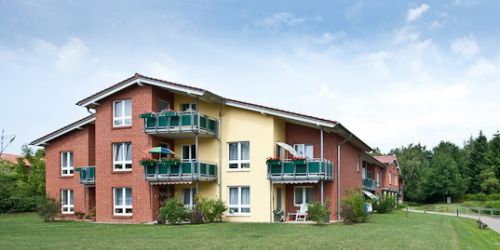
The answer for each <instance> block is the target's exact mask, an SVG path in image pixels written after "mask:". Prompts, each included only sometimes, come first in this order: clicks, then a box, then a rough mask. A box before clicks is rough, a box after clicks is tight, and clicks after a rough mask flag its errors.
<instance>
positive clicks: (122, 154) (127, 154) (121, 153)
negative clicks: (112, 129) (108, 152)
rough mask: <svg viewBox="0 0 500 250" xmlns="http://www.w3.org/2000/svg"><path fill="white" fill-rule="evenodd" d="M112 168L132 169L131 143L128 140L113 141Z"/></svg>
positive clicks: (117, 169)
mask: <svg viewBox="0 0 500 250" xmlns="http://www.w3.org/2000/svg"><path fill="white" fill-rule="evenodd" d="M113 170H114V171H130V170H132V144H131V143H130V142H121V143H113Z"/></svg>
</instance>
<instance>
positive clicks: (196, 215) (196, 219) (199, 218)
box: [189, 206, 204, 224]
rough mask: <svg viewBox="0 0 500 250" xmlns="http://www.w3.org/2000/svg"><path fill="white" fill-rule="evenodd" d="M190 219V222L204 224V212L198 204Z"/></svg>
mask: <svg viewBox="0 0 500 250" xmlns="http://www.w3.org/2000/svg"><path fill="white" fill-rule="evenodd" d="M190 217H191V218H190V220H189V222H190V223H191V224H203V223H204V221H203V214H202V213H201V211H200V209H199V208H198V206H195V207H194V208H193V209H192V210H191V213H190Z"/></svg>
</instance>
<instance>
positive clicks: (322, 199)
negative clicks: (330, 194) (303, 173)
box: [319, 180, 324, 205]
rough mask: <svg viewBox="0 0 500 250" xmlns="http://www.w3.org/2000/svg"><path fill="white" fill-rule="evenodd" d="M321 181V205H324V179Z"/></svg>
mask: <svg viewBox="0 0 500 250" xmlns="http://www.w3.org/2000/svg"><path fill="white" fill-rule="evenodd" d="M319 183H320V193H321V205H323V201H324V197H323V180H321V181H319Z"/></svg>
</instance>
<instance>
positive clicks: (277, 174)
mask: <svg viewBox="0 0 500 250" xmlns="http://www.w3.org/2000/svg"><path fill="white" fill-rule="evenodd" d="M267 176H268V178H269V179H270V180H271V181H272V182H273V183H301V182H302V183H316V182H319V181H320V180H321V181H329V180H332V179H333V164H332V162H331V161H328V160H324V159H323V160H322V159H306V160H268V161H267Z"/></svg>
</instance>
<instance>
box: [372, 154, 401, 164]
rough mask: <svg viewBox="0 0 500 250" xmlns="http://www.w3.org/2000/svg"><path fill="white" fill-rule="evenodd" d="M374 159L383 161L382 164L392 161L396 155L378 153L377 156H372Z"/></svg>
mask: <svg viewBox="0 0 500 250" xmlns="http://www.w3.org/2000/svg"><path fill="white" fill-rule="evenodd" d="M374 157H375V159H377V160H378V161H380V162H382V163H384V164H391V163H392V162H393V161H395V160H396V156H395V155H378V156H374Z"/></svg>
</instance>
